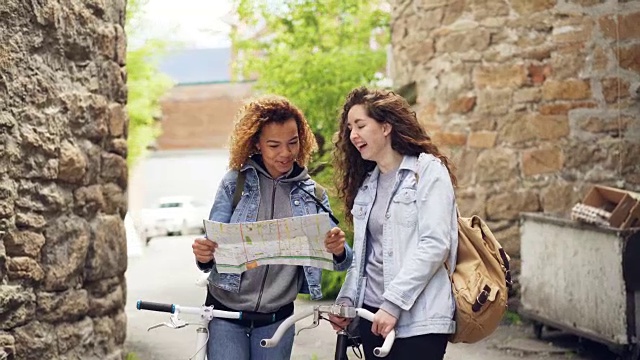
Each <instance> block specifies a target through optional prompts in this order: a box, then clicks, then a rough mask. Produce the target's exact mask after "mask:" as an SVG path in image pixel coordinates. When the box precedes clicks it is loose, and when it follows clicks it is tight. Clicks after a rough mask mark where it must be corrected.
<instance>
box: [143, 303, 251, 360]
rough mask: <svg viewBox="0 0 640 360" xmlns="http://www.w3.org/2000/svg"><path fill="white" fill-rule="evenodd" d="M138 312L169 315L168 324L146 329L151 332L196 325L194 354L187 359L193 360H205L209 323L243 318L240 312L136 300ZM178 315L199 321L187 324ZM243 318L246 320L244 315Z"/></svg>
mask: <svg viewBox="0 0 640 360" xmlns="http://www.w3.org/2000/svg"><path fill="white" fill-rule="evenodd" d="M136 308H137V309H138V310H150V311H159V312H167V313H170V314H171V316H170V317H169V320H170V323H167V322H164V323H159V324H156V325H153V326H151V327H149V328H148V329H147V331H151V330H153V329H156V328H158V327H161V326H166V327H169V328H172V329H181V328H183V327H185V326H189V325H196V326H198V328H197V329H196V349H195V354H194V355H193V356H192V357H190V358H189V359H193V360H205V356H206V353H207V341H209V322H210V321H211V320H212V319H213V318H214V317H217V318H225V319H239V318H242V317H243V313H242V312H240V311H224V310H215V309H214V308H213V306H198V307H189V306H180V305H177V304H162V303H154V302H149V301H142V300H138V302H137V304H136ZM180 313H183V314H190V315H198V316H200V319H199V320H198V321H197V322H195V323H188V322H186V321H183V320H181V319H180ZM244 318H247V316H246V315H245V316H244Z"/></svg>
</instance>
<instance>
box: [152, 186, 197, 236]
mask: <svg viewBox="0 0 640 360" xmlns="http://www.w3.org/2000/svg"><path fill="white" fill-rule="evenodd" d="M205 212H206V208H205V207H203V206H198V204H196V203H195V202H194V200H193V198H191V197H189V196H167V197H163V198H160V200H159V201H158V204H157V206H156V207H155V208H154V209H150V210H148V211H146V214H145V215H144V216H145V218H146V219H145V223H146V226H145V232H144V236H145V241H146V243H149V241H150V240H151V239H152V238H153V237H156V236H170V235H187V234H191V233H194V232H200V233H202V232H203V231H204V230H203V223H202V220H203V219H204V218H206V217H207V214H206V213H205Z"/></svg>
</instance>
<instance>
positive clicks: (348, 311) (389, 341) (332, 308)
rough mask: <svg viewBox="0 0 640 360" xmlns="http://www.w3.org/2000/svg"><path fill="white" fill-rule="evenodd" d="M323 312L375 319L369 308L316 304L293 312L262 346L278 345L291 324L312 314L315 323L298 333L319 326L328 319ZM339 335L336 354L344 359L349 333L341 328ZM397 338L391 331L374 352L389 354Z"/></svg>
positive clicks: (380, 354)
mask: <svg viewBox="0 0 640 360" xmlns="http://www.w3.org/2000/svg"><path fill="white" fill-rule="evenodd" d="M323 314H326V315H335V316H339V317H344V318H350V319H353V318H356V317H361V318H364V319H366V320H369V321H373V313H372V312H370V311H369V310H367V309H363V308H355V307H350V306H343V305H318V306H314V307H313V308H312V309H308V310H306V311H301V312H300V313H298V314H293V315H291V316H290V317H288V318H286V319H285V320H284V321H283V322H282V324H280V326H278V329H277V330H276V332H275V333H274V334H273V336H272V337H271V338H270V339H262V340H261V341H260V346H262V347H274V346H276V345H277V344H278V342H279V341H280V339H281V338H282V336H283V335H284V333H285V332H286V331H287V330H288V329H289V328H290V327H291V326H295V323H296V322H298V321H300V320H302V319H304V318H307V317H309V316H311V315H313V323H312V324H311V325H310V326H307V327H305V328H303V329H300V330H299V331H298V333H300V331H302V330H306V329H310V328H314V327H317V326H318V325H319V323H320V320H321V319H324V320H327V319H326V318H324V317H322V316H321V315H323ZM337 335H338V339H337V342H336V355H335V356H336V359H342V358H344V356H343V355H344V353H345V351H346V341H347V340H348V339H347V334H346V332H345V331H344V330H339V331H338V332H337ZM395 338H396V332H395V330H391V332H390V333H389V334H388V335H387V337H386V338H385V339H384V342H383V344H382V346H381V347H377V348H375V349H374V350H373V354H374V355H375V356H377V357H385V356H387V355H388V354H389V351H390V350H391V347H392V346H393V342H394V341H395Z"/></svg>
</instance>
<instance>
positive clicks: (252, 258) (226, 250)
mask: <svg viewBox="0 0 640 360" xmlns="http://www.w3.org/2000/svg"><path fill="white" fill-rule="evenodd" d="M204 229H205V233H206V237H207V239H209V240H211V241H215V242H217V243H218V248H217V249H216V253H215V259H216V268H217V269H218V272H221V273H241V272H243V271H245V270H250V269H254V268H256V267H258V266H260V265H269V264H281V265H306V266H314V267H318V268H322V269H327V270H333V256H332V255H331V253H330V252H328V251H326V250H325V247H324V238H325V235H326V233H327V232H328V231H329V230H330V229H331V223H330V221H329V215H328V214H326V213H323V214H314V215H305V216H296V217H290V218H284V219H276V220H265V221H258V222H250V223H237V224H227V223H221V222H216V221H210V220H204Z"/></svg>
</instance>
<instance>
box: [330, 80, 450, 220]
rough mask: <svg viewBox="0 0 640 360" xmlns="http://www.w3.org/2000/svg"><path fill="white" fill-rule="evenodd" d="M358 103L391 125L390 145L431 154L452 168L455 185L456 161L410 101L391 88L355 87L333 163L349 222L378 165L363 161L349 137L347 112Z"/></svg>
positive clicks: (345, 108)
mask: <svg viewBox="0 0 640 360" xmlns="http://www.w3.org/2000/svg"><path fill="white" fill-rule="evenodd" d="M355 105H363V106H364V108H365V111H366V113H367V115H368V116H369V117H371V118H373V119H374V120H376V121H377V122H379V123H389V124H390V125H391V128H392V130H391V147H392V148H393V149H394V150H395V151H397V152H399V153H400V154H402V155H413V156H418V155H420V153H423V152H424V153H428V154H431V155H433V156H435V157H437V158H438V159H440V160H441V161H442V163H443V164H444V165H445V166H446V167H447V170H448V171H449V176H450V177H451V181H452V183H453V184H454V186H455V184H456V177H455V175H454V174H453V171H452V168H453V164H452V163H451V161H450V160H449V159H448V158H447V157H446V156H444V155H443V154H442V153H441V152H440V151H439V150H438V147H437V146H436V145H435V144H434V143H433V142H432V141H431V137H429V135H428V134H427V132H426V131H425V130H424V128H423V127H422V126H421V125H420V123H419V122H418V119H417V118H416V114H415V112H414V111H413V110H411V107H410V106H409V103H407V101H406V100H405V99H404V98H403V97H402V96H400V95H397V94H395V93H394V92H392V91H387V90H380V89H369V88H366V87H359V88H356V89H353V90H352V91H351V92H350V93H349V95H347V98H346V100H345V103H344V105H343V107H342V113H341V114H340V129H339V130H338V133H337V139H335V148H334V166H335V171H336V172H335V177H336V183H337V190H338V194H339V196H340V198H341V199H342V201H343V202H344V206H345V209H347V211H345V215H346V218H347V221H348V222H350V223H351V222H353V217H352V215H351V212H350V211H348V210H350V209H351V208H352V207H353V201H354V199H355V197H356V194H357V193H358V189H359V188H360V186H361V185H362V183H363V181H364V179H365V178H366V176H367V174H368V173H369V172H370V171H371V170H373V169H374V168H375V166H376V163H375V162H374V161H370V160H364V159H363V158H362V157H361V156H360V153H359V152H358V150H357V149H356V147H355V146H354V145H353V144H352V143H351V140H350V139H349V137H350V135H351V130H349V128H348V127H347V115H348V114H349V110H351V108H352V107H353V106H355Z"/></svg>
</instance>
